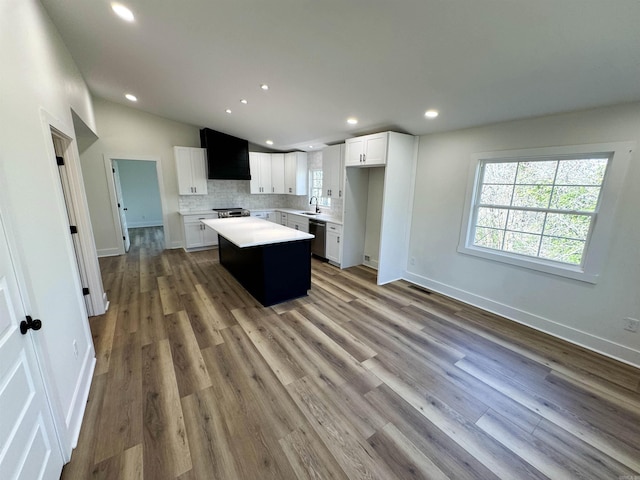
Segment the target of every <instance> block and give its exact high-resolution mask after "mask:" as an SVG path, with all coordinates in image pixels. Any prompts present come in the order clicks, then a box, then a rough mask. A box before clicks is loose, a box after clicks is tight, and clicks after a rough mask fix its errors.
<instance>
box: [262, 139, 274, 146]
mask: <svg viewBox="0 0 640 480" xmlns="http://www.w3.org/2000/svg"><path fill="white" fill-rule="evenodd" d="M264 143H266V144H267V145H273V140H267V141H266V142H264Z"/></svg>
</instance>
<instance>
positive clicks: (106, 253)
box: [98, 248, 124, 257]
mask: <svg viewBox="0 0 640 480" xmlns="http://www.w3.org/2000/svg"><path fill="white" fill-rule="evenodd" d="M122 250H124V248H123V249H122ZM122 254H123V251H120V250H118V249H117V248H101V249H100V250H98V257H116V256H118V255H122Z"/></svg>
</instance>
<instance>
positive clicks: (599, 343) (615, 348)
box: [404, 272, 640, 367]
mask: <svg viewBox="0 0 640 480" xmlns="http://www.w3.org/2000/svg"><path fill="white" fill-rule="evenodd" d="M404 279H405V280H407V281H408V282H411V283H414V284H416V285H419V286H421V287H424V288H427V289H429V290H433V291H434V292H437V293H441V294H443V295H446V296H448V297H451V298H454V299H456V300H460V301H461V302H464V303H467V304H469V305H473V306H475V307H478V308H481V309H483V310H486V311H488V312H491V313H494V314H496V315H500V316H501V317H505V318H507V319H509V320H512V321H514V322H517V323H521V324H523V325H526V326H528V327H531V328H533V329H535V330H539V331H541V332H544V333H548V334H549V335H552V336H554V337H556V338H560V339H562V340H566V341H567V342H569V343H573V344H574V345H578V346H580V347H584V348H587V349H589V350H592V351H594V352H597V353H601V354H602V355H605V356H607V357H611V358H613V359H615V360H618V361H621V362H623V363H627V364H629V365H632V366H634V367H640V350H634V349H632V348H629V347H626V346H624V345H620V344H618V343H615V342H612V341H610V340H607V339H604V338H600V337H597V336H595V335H592V334H590V333H587V332H583V331H581V330H578V329H575V328H572V327H568V326H566V325H562V324H559V323H557V322H554V321H553V320H550V319H548V318H544V317H541V316H539V315H535V314H533V313H530V312H526V311H524V310H520V309H518V308H514V307H511V306H509V305H505V304H503V303H500V302H496V301H494V300H491V299H489V298H486V297H482V296H480V295H476V294H474V293H471V292H468V291H466V290H462V289H459V288H456V287H453V286H451V285H447V284H445V283H442V282H438V281H436V280H432V279H430V278H427V277H424V276H422V275H418V274H416V273H412V272H406V273H405V277H404Z"/></svg>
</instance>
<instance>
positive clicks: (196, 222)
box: [182, 214, 218, 250]
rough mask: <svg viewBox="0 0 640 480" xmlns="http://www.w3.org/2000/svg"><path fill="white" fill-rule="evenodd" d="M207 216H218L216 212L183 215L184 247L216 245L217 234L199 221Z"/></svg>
mask: <svg viewBox="0 0 640 480" xmlns="http://www.w3.org/2000/svg"><path fill="white" fill-rule="evenodd" d="M209 218H218V215H217V214H205V215H183V216H182V222H183V225H184V249H185V250H188V249H191V248H203V247H213V246H216V245H218V234H217V233H216V232H215V231H214V230H212V229H210V228H209V227H207V226H206V225H204V224H203V223H201V222H200V220H206V219H209Z"/></svg>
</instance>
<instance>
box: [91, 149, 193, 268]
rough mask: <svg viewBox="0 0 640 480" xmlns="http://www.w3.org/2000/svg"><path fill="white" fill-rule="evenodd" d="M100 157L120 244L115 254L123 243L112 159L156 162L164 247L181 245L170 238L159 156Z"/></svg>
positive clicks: (109, 154)
mask: <svg viewBox="0 0 640 480" xmlns="http://www.w3.org/2000/svg"><path fill="white" fill-rule="evenodd" d="M102 158H103V162H104V168H105V173H106V175H107V187H108V189H109V198H110V200H111V215H112V217H113V223H114V224H115V226H116V233H117V234H118V242H119V243H118V245H120V246H121V248H120V249H119V250H118V251H119V253H116V254H115V255H124V244H122V241H121V240H119V239H121V238H122V226H121V225H120V218H119V216H118V207H117V203H118V202H117V200H116V187H115V183H114V179H113V171H112V170H111V169H112V168H113V161H114V160H141V161H145V162H155V163H156V177H157V179H158V190H159V191H160V205H161V208H162V227H163V229H164V247H165V248H180V247H182V244H179V245H178V246H174V245H175V244H174V242H173V241H172V239H171V233H170V231H169V210H168V209H167V202H166V197H165V192H164V178H163V177H162V162H161V160H160V157H157V156H155V155H137V154H127V153H122V154H114V153H105V154H104V155H103V156H102ZM169 245H171V247H169ZM108 250H113V249H108ZM108 255H113V254H111V253H109V254H103V255H100V256H108Z"/></svg>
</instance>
